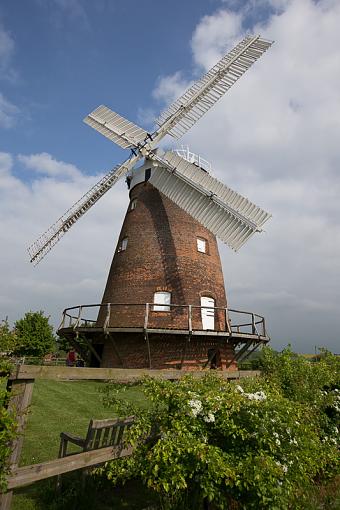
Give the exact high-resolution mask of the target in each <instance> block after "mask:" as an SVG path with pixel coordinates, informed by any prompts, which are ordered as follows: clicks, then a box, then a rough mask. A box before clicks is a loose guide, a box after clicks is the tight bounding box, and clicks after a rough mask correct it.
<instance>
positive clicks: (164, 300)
mask: <svg viewBox="0 0 340 510" xmlns="http://www.w3.org/2000/svg"><path fill="white" fill-rule="evenodd" d="M153 302H154V303H155V304H154V305H153V309H154V311H155V312H170V303H171V292H155V293H154V295H153Z"/></svg>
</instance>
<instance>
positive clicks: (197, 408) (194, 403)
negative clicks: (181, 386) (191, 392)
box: [188, 399, 203, 417]
mask: <svg viewBox="0 0 340 510" xmlns="http://www.w3.org/2000/svg"><path fill="white" fill-rule="evenodd" d="M188 403H189V406H190V407H191V411H192V414H193V415H194V416H195V417H196V416H198V415H199V414H200V412H201V411H202V410H203V405H202V402H201V401H200V400H196V399H194V400H189V402H188Z"/></svg>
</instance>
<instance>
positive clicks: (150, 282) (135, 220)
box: [99, 183, 227, 329]
mask: <svg viewBox="0 0 340 510" xmlns="http://www.w3.org/2000/svg"><path fill="white" fill-rule="evenodd" d="M130 198H131V200H133V199H137V205H136V208H135V209H133V210H128V212H127V214H126V216H125V220H124V223H123V227H122V230H121V233H120V237H119V241H118V244H117V248H116V251H115V253H114V257H113V261H112V265H111V269H110V272H109V276H108V280H107V284H106V288H105V291H104V296H103V299H102V302H103V303H141V304H142V303H146V302H149V303H152V302H153V296H154V293H155V292H156V291H169V292H171V302H172V303H174V304H179V305H187V304H192V305H196V306H200V297H201V296H209V297H212V298H214V299H215V306H218V307H226V306H227V300H226V295H225V289H224V281H223V274H222V267H221V261H220V257H219V253H218V247H217V242H216V239H215V237H214V236H213V235H212V234H211V233H210V232H209V231H208V230H207V229H205V228H204V227H203V226H202V225H201V224H200V223H198V222H197V221H195V220H194V219H193V218H192V217H191V216H190V215H188V214H187V213H185V212H184V211H183V210H182V209H180V208H179V207H178V206H176V204H174V203H173V202H172V201H171V200H169V199H168V198H166V197H165V196H164V195H162V194H161V193H159V192H158V191H157V190H156V189H155V188H154V187H153V186H152V185H151V184H149V183H142V184H138V185H137V186H135V187H134V188H133V189H132V191H131V193H130ZM197 237H200V238H203V239H206V241H207V250H208V252H207V253H200V252H198V251H197ZM124 238H127V239H128V244H127V248H126V250H124V251H120V252H119V251H118V248H119V246H120V243H121V241H122V240H123V239H124ZM113 312H114V310H113ZM172 315H173V316H172ZM182 315H183V313H182V314H181V313H180V312H178V311H177V312H176V313H170V314H168V318H169V322H170V323H172V325H173V327H175V325H176V321H178V324H179V327H181V325H180V323H181V324H182V323H183V317H181V316H182ZM142 318H144V309H142V308H136V309H134V310H133V311H132V310H131V308H129V309H127V308H126V309H125V310H124V309H123V308H121V309H120V310H119V314H118V313H113V314H112V317H111V320H110V326H115V325H116V322H115V321H116V320H119V321H120V322H121V321H122V320H123V319H124V320H125V319H126V324H128V325H129V326H134V325H136V326H137V325H139V326H140V324H141V319H142ZM198 319H199V317H198ZM101 321H103V315H100V317H99V323H100V322H101ZM164 322H165V321H164V319H163V318H162V320H161V323H162V325H163V324H164ZM186 324H187V322H186ZM163 327H164V326H163ZM195 327H197V329H201V326H200V325H199V324H196V326H195ZM217 327H218V328H222V329H224V327H225V324H224V323H223V320H222V319H221V324H220V326H218V325H217Z"/></svg>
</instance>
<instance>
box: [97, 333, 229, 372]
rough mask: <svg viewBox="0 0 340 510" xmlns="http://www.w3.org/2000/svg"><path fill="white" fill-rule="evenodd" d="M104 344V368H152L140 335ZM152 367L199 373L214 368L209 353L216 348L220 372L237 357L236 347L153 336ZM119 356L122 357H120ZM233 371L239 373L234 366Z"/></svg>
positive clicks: (204, 339)
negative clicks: (234, 356)
mask: <svg viewBox="0 0 340 510" xmlns="http://www.w3.org/2000/svg"><path fill="white" fill-rule="evenodd" d="M111 338H112V339H113V341H112V340H111V339H109V338H107V340H106V341H105V343H104V351H103V355H102V365H101V366H102V367H103V368H119V367H120V368H149V357H148V346H147V342H146V340H145V338H144V335H142V334H137V333H135V334H134V333H128V334H126V333H116V334H115V335H114V336H112V337H111ZM149 345H150V357H151V368H155V369H156V368H157V369H163V368H180V367H181V365H183V366H182V368H183V369H184V370H190V369H192V370H197V369H198V368H204V367H205V368H210V363H209V361H208V357H209V356H208V352H209V351H210V350H211V349H214V350H215V351H216V352H217V354H218V366H217V368H219V369H225V368H226V366H228V365H229V364H230V362H231V360H232V358H233V353H234V349H233V345H232V344H231V343H228V342H227V340H225V339H218V338H216V337H209V336H208V335H207V336H204V337H192V338H191V339H190V340H188V337H187V336H185V335H181V336H179V335H166V334H163V335H154V334H152V335H150V338H149ZM117 352H118V353H119V356H118V355H117ZM228 369H229V370H236V369H237V366H236V364H235V363H232V364H231V365H230V366H228Z"/></svg>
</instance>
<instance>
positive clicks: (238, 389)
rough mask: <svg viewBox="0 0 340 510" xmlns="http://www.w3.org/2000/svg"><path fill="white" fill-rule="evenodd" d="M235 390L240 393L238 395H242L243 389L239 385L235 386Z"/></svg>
mask: <svg viewBox="0 0 340 510" xmlns="http://www.w3.org/2000/svg"><path fill="white" fill-rule="evenodd" d="M235 390H236V391H238V392H240V393H244V389H243V388H242V386H240V385H239V384H238V385H237V386H235Z"/></svg>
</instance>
